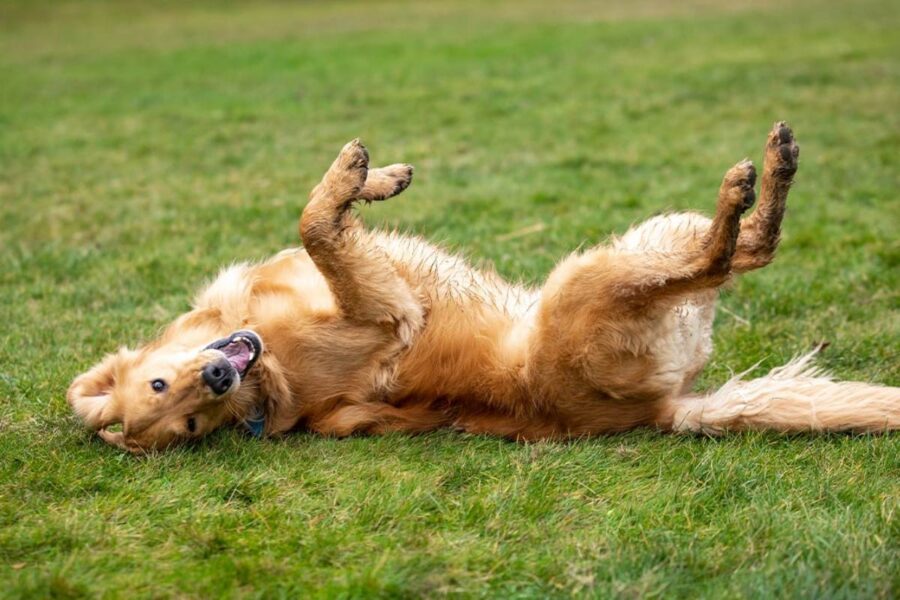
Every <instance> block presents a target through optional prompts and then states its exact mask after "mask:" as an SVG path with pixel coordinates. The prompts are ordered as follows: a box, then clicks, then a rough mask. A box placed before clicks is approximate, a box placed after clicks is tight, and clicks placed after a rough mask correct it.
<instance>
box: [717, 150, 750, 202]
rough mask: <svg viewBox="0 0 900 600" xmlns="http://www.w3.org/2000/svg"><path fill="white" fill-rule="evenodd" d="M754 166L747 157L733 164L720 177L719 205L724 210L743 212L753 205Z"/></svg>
mask: <svg viewBox="0 0 900 600" xmlns="http://www.w3.org/2000/svg"><path fill="white" fill-rule="evenodd" d="M755 185H756V167H754V166H753V163H752V162H750V161H749V160H747V159H744V160H742V161H741V162H739V163H738V164H736V165H734V166H733V167H731V168H730V169H728V172H727V173H725V177H724V178H723V179H722V187H721V188H720V189H719V206H720V208H721V209H725V210H736V211H737V212H738V213H743V212H744V211H746V210H747V209H748V208H750V207H751V206H753V202H754V201H755V200H756V192H754V190H753V188H754V186H755Z"/></svg>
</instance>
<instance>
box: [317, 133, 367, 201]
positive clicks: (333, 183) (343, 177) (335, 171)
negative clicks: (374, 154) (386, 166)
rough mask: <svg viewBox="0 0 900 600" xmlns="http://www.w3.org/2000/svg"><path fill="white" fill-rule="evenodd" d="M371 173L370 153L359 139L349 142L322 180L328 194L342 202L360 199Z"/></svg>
mask: <svg viewBox="0 0 900 600" xmlns="http://www.w3.org/2000/svg"><path fill="white" fill-rule="evenodd" d="M368 171H369V151H368V150H366V147H365V146H363V144H362V142H360V141H359V138H357V139H355V140H353V141H351V142H348V143H347V144H345V145H344V147H343V148H341V152H340V154H338V156H337V158H336V159H334V162H333V163H331V167H330V168H329V169H328V172H327V173H325V177H324V178H323V179H322V185H323V186H324V188H325V189H324V190H323V191H325V192H326V193H327V194H329V195H330V196H332V197H333V198H335V199H339V200H342V201H348V200H355V199H356V198H359V194H360V191H361V190H362V189H363V186H364V185H365V182H366V177H367V175H368Z"/></svg>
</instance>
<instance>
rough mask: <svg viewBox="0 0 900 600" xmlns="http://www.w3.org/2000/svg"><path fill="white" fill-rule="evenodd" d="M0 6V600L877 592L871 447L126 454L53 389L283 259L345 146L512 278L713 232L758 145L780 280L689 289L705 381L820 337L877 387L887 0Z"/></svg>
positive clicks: (882, 590) (889, 231) (316, 443)
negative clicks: (791, 172) (646, 232)
mask: <svg viewBox="0 0 900 600" xmlns="http://www.w3.org/2000/svg"><path fill="white" fill-rule="evenodd" d="M482 4H483V3H479V2H474V1H472V2H467V3H459V4H450V3H446V2H441V1H437V0H434V1H433V2H417V3H410V4H405V3H400V2H390V3H372V2H367V3H362V2H360V3H353V2H337V3H331V4H328V5H317V4H306V3H303V4H289V3H253V4H246V5H245V4H239V3H232V2H228V3H223V4H222V5H221V6H219V5H218V4H217V3H213V2H209V3H205V4H191V5H187V4H184V3H181V2H175V1H171V2H162V3H140V2H136V1H135V2H116V3H112V2H110V3H107V2H104V1H101V0H91V1H84V2H75V1H60V2H26V1H25V0H21V1H9V0H7V1H5V2H3V3H2V4H0V222H2V226H0V315H2V320H3V322H4V324H5V327H4V328H3V331H2V333H0V595H2V596H8V597H29V598H30V597H36V596H56V597H78V596H109V597H118V596H121V597H132V596H137V597H170V596H175V597H209V596H260V597H262V596H264V597H272V596H286V597H296V596H298V595H300V594H301V593H302V595H313V596H319V597H333V596H341V597H371V596H375V595H381V596H389V597H398V596H399V597H416V596H423V595H432V594H448V595H454V596H455V595H461V596H495V597H546V596H569V595H573V594H574V595H587V596H600V597H608V596H622V597H641V598H643V597H664V598H671V597H679V596H680V597H693V596H697V595H700V596H706V597H721V598H733V597H735V596H744V597H758V598H768V597H809V598H823V597H826V598H827V597H833V598H840V597H847V598H850V597H854V598H855V597H860V596H862V597H883V598H889V597H896V595H897V594H898V593H900V558H898V557H900V515H898V513H900V436H897V435H892V436H881V437H877V436H876V437H853V436H844V435H833V436H819V437H807V436H796V437H790V438H785V437H779V436H775V435H757V434H752V435H735V436H731V437H728V438H725V439H721V440H711V439H705V438H691V437H667V436H663V435H659V434H657V433H654V432H649V431H646V432H635V433H631V434H628V435H621V436H615V437H608V438H601V439H594V440H586V441H578V442H573V443H538V444H514V443H508V442H503V441H499V440H494V439H489V438H481V437H472V436H462V435H457V434H452V433H449V432H441V433H436V434H433V435H423V436H418V437H405V436H390V437H384V438H354V439H349V440H331V439H321V438H316V437H312V436H309V435H305V434H296V435H292V436H289V437H287V438H285V439H281V440H264V441H257V440H253V439H248V438H245V437H244V436H242V435H240V434H238V433H237V432H233V431H224V432H221V433H218V434H216V435H213V436H211V437H210V438H209V439H208V440H206V441H204V442H203V443H201V444H200V445H198V446H196V447H192V448H184V449H180V450H177V451H173V452H170V453H168V454H165V455H160V456H154V457H150V458H146V459H136V458H133V457H131V456H126V455H124V454H122V453H120V452H118V451H116V450H114V449H112V448H110V447H106V446H104V445H103V444H102V443H101V442H100V441H99V440H98V439H95V438H94V437H92V436H91V435H90V434H89V433H87V432H86V431H84V430H82V429H81V428H80V427H79V424H78V423H77V422H76V420H75V419H74V418H73V417H72V416H71V415H70V414H69V409H68V407H67V405H66V402H65V399H64V393H65V389H66V387H67V385H68V383H69V381H71V379H72V377H73V376H75V375H76V374H78V373H80V372H81V371H83V370H84V369H85V368H87V367H89V366H90V365H92V364H93V363H94V362H96V361H97V360H98V359H99V358H100V357H101V356H102V355H103V354H105V353H106V352H109V351H111V350H113V349H115V348H116V347H117V346H118V345H120V344H123V343H128V344H137V343H139V342H140V341H141V340H148V339H149V338H151V337H152V336H154V334H155V333H156V332H157V331H158V330H159V328H160V327H161V326H163V325H164V324H165V323H166V322H168V321H169V320H170V319H172V318H173V317H175V316H176V315H178V314H179V313H180V312H182V311H184V310H185V309H186V308H187V307H188V300H189V298H190V296H191V294H192V291H193V290H195V289H196V288H197V287H198V286H199V284H200V283H201V282H202V281H204V280H207V279H209V278H210V277H212V276H213V275H214V273H215V272H216V270H217V268H218V267H220V266H221V265H224V264H227V263H229V262H231V261H235V260H243V259H255V258H261V257H264V256H266V255H268V254H270V253H273V252H275V251H277V250H279V249H281V248H283V247H285V246H288V245H293V244H296V243H297V239H296V220H297V217H298V215H299V212H300V209H301V207H302V206H303V203H304V202H305V199H306V193H307V191H308V189H309V188H310V187H311V186H312V185H313V184H314V183H315V182H316V180H317V178H318V177H319V176H320V175H321V173H322V172H323V171H324V169H325V168H326V167H327V165H328V164H329V163H330V161H331V159H332V158H333V156H334V155H335V153H336V152H337V150H338V149H339V148H340V146H341V145H342V144H343V143H344V142H345V141H347V140H349V139H351V138H354V137H356V136H359V137H361V138H363V140H364V141H365V142H366V143H367V144H368V146H369V149H370V151H371V153H372V156H373V159H374V162H375V163H387V162H396V161H408V162H412V163H414V164H415V165H416V167H417V171H416V181H415V182H414V185H413V186H412V188H411V189H410V190H409V191H408V192H406V193H405V194H404V195H403V196H401V197H400V198H397V199H395V200H392V201H391V202H389V203H387V204H380V205H378V206H374V207H371V208H367V209H365V210H364V216H365V218H366V220H367V221H368V222H369V223H371V224H372V225H375V226H377V225H384V226H389V227H395V226H396V227H400V228H403V229H407V230H411V231H414V232H417V233H421V234H423V235H425V236H427V237H428V238H431V239H436V240H442V241H444V242H445V243H446V244H447V245H448V246H450V247H452V248H456V249H461V250H465V252H467V253H468V255H469V256H471V257H472V258H473V259H474V260H486V261H491V262H493V263H494V264H495V265H496V266H497V268H498V269H499V270H500V271H501V272H502V273H503V274H505V275H507V276H509V277H511V278H518V279H523V280H526V281H530V282H537V281H540V280H541V278H543V277H544V276H545V275H546V274H547V272H548V271H549V270H550V269H551V267H552V266H553V264H554V263H555V262H556V261H557V260H559V259H560V258H561V257H562V256H564V255H565V254H566V253H567V252H569V251H571V250H572V249H574V248H575V247H577V246H578V245H580V244H590V243H594V242H596V241H600V240H602V239H603V238H604V236H606V235H607V234H608V233H609V232H611V231H615V232H622V231H624V230H625V229H626V228H627V226H628V225H629V224H631V223H633V222H636V221H638V220H640V219H643V218H646V217H647V216H650V215H651V214H653V213H655V212H659V211H664V210H671V209H685V208H697V209H701V210H705V211H710V210H711V208H712V206H713V203H714V199H715V192H716V190H717V187H718V183H719V180H720V178H721V175H722V174H723V173H724V171H725V170H726V169H727V168H728V167H729V166H730V165H731V164H733V163H734V162H736V161H737V160H739V159H741V158H743V157H745V156H750V157H751V158H753V159H755V160H756V161H757V162H758V161H760V160H761V153H762V144H763V141H764V139H765V135H766V133H767V131H768V129H769V128H770V126H771V124H772V122H773V121H775V120H776V119H782V118H783V119H787V120H788V121H789V122H790V123H791V124H792V125H793V126H794V128H795V131H796V133H797V137H798V139H799V142H800V144H801V147H802V155H801V166H800V171H799V173H798V177H797V182H796V186H795V189H794V191H793V193H792V194H791V200H790V204H791V207H790V210H789V213H788V216H787V220H786V224H785V236H784V243H783V244H782V247H781V251H780V254H779V259H778V260H777V261H776V262H775V263H774V264H773V265H772V266H770V267H768V268H767V269H765V270H763V271H760V272H757V273H753V274H751V275H748V276H747V277H745V278H744V279H742V280H741V281H739V282H738V283H737V284H736V285H735V286H734V287H733V289H732V290H730V291H729V292H727V293H726V294H725V295H724V296H723V302H722V305H723V309H724V310H723V311H721V312H720V314H719V318H718V322H717V333H716V342H717V349H716V352H715V355H714V356H713V359H712V361H711V363H710V365H709V368H708V370H707V372H706V373H705V375H704V377H703V379H702V381H701V386H702V387H713V386H716V385H719V384H721V383H722V382H723V381H724V380H725V379H726V378H727V377H728V376H729V374H730V373H731V371H732V370H735V371H736V370H742V369H745V368H748V367H750V366H752V365H753V364H754V363H756V362H757V361H760V360H761V361H762V368H767V367H771V366H774V365H777V364H780V363H782V362H784V361H785V360H787V359H788V358H789V357H790V356H792V355H793V354H795V353H798V352H800V351H804V350H806V349H808V348H809V347H810V346H811V345H812V344H813V343H814V342H816V341H820V340H828V341H830V342H831V347H830V348H829V349H828V351H827V352H826V354H825V356H824V357H823V359H822V362H823V363H824V364H825V365H826V366H827V367H829V368H830V369H832V370H833V371H834V372H835V373H836V374H838V375H839V376H840V377H842V378H855V379H870V380H876V381H880V382H884V383H889V384H893V385H900V365H898V348H900V292H898V290H900V244H898V237H900V236H898V230H900V198H898V191H900V175H898V173H900V110H898V109H900V37H898V35H897V31H898V30H900V8H898V5H897V4H896V2H893V1H892V0H884V1H865V2H844V1H841V0H834V2H825V1H816V0H810V1H805V2H791V3H785V2H775V1H770V2H764V3H759V2H755V3H751V2H749V1H748V2H737V3H734V2H732V3H728V8H727V9H726V8H725V7H724V5H725V4H726V3H724V2H722V3H721V4H722V5H723V6H718V4H719V3H716V2H713V1H712V0H691V1H690V2H679V3H676V2H667V1H665V0H630V1H626V0H616V1H615V2H605V3H600V2H598V3H589V2H574V3H553V4H551V3H546V2H539V1H537V0H529V1H526V2H510V3H499V2H492V3H489V4H486V5H484V6H482Z"/></svg>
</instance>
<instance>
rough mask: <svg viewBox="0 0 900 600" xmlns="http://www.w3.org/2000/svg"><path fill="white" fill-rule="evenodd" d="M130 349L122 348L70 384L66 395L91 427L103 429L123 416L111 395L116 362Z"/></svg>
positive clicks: (74, 409)
mask: <svg viewBox="0 0 900 600" xmlns="http://www.w3.org/2000/svg"><path fill="white" fill-rule="evenodd" d="M128 353H129V351H128V350H126V349H125V348H122V349H121V350H119V352H117V353H115V354H108V355H107V356H106V358H104V359H103V360H102V361H100V362H99V363H98V364H96V365H95V366H94V367H93V368H92V369H91V370H90V371H87V372H85V373H82V374H81V375H79V376H78V377H76V378H75V380H74V381H73V382H72V385H70V386H69V391H68V392H66V399H67V400H68V401H69V406H71V407H72V410H73V411H75V414H76V415H78V416H79V417H80V418H81V420H82V421H84V424H85V425H87V426H88V427H90V428H91V429H93V430H95V431H96V430H98V429H102V428H104V427H107V426H108V425H112V424H113V423H119V422H121V420H122V415H121V411H120V410H119V408H118V406H116V404H115V402H114V401H113V397H112V390H113V387H115V385H116V372H117V370H118V367H119V362H120V361H121V360H123V358H125V356H126V355H127V354H128Z"/></svg>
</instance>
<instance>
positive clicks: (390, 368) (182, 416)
mask: <svg viewBox="0 0 900 600" xmlns="http://www.w3.org/2000/svg"><path fill="white" fill-rule="evenodd" d="M798 155H799V149H798V146H797V145H796V143H795V142H794V138H793V135H792V132H791V130H790V129H789V128H788V126H787V125H786V124H784V123H776V125H775V127H774V129H773V130H772V132H771V133H770V134H769V137H768V142H767V144H766V150H765V165H764V171H763V174H762V181H761V184H760V194H759V202H758V204H757V207H756V209H755V210H754V211H753V212H752V213H751V214H750V215H749V216H748V217H746V218H744V219H742V218H741V217H742V214H743V213H744V212H745V211H746V210H747V209H749V208H750V207H751V205H752V204H753V203H754V199H755V194H754V186H755V179H756V172H755V170H754V167H753V165H752V164H751V163H750V162H749V161H743V162H740V163H738V164H737V165H735V166H734V167H732V168H731V169H730V170H729V171H728V172H727V173H726V174H725V178H724V180H723V182H722V186H721V188H720V189H719V196H718V203H717V206H716V212H715V215H714V216H713V218H712V219H709V218H707V217H704V216H701V215H699V214H696V213H683V214H670V215H664V216H658V217H655V218H653V219H650V220H649V221H647V222H645V223H643V224H641V225H639V226H637V227H634V228H632V229H631V230H629V231H628V232H627V233H626V234H625V235H624V236H622V237H620V238H616V239H614V240H613V241H612V242H611V243H610V244H609V245H606V246H597V247H594V248H591V249H590V250H587V251H585V252H580V253H575V254H572V255H570V256H569V257H567V258H566V259H565V260H563V261H562V262H561V263H560V264H559V265H558V266H557V267H556V268H555V269H554V270H553V272H552V273H551V274H550V276H549V277H548V279H547V281H546V283H545V284H544V286H543V288H542V289H540V290H537V289H529V288H524V287H520V286H517V285H512V284H509V283H507V282H505V281H503V280H502V279H501V278H500V277H499V276H498V275H496V274H495V273H492V272H486V271H480V270H476V269H473V268H472V267H470V266H469V265H467V264H466V263H465V262H464V261H463V260H462V259H460V258H458V257H455V256H453V255H450V254H447V253H446V252H445V251H443V250H441V249H439V248H436V247H434V246H432V245H429V244H428V243H426V242H424V241H422V240H420V239H416V238H410V237H405V236H402V235H399V234H395V233H381V232H373V231H366V230H364V229H363V228H362V227H361V225H360V224H359V222H358V221H357V220H356V218H355V217H354V216H353V214H352V212H351V210H350V209H351V207H352V205H353V203H354V202H356V201H359V200H364V201H375V200H386V199H388V198H390V197H392V196H395V195H397V194H399V193H400V192H402V191H403V190H404V189H406V187H407V186H408V185H409V183H410V181H411V179H412V167H411V166H409V165H401V164H398V165H392V166H389V167H384V168H380V169H369V168H368V165H369V156H368V153H367V152H366V149H365V148H364V147H363V146H362V144H360V142H359V141H353V142H350V143H349V144H347V145H346V146H344V148H343V149H342V150H341V153H340V154H339V155H338V157H337V159H336V160H335V161H334V163H333V164H332V165H331V167H330V168H329V169H328V171H327V172H326V173H325V176H324V178H323V179H322V181H321V183H319V184H318V185H317V186H316V187H315V188H314V189H313V191H312V192H311V194H310V200H309V203H308V204H307V206H306V208H305V210H304V211H303V214H302V217H301V219H300V236H301V238H302V240H303V249H291V250H285V251H283V252H281V253H279V254H277V255H276V256H274V257H273V258H271V259H269V260H268V261H266V262H263V263H261V264H242V265H237V266H233V267H230V268H228V269H226V270H224V271H222V273H221V274H220V275H219V277H218V278H217V279H216V280H215V281H214V282H213V283H212V284H211V285H210V286H209V287H207V288H206V289H205V290H203V291H202V292H201V293H200V295H199V296H198V297H197V299H196V302H195V304H194V308H193V309H192V310H191V311H190V312H188V313H187V314H184V315H182V316H181V317H179V318H178V319H176V320H175V322H174V323H172V324H171V325H170V326H169V327H168V328H167V329H166V330H165V332H164V333H163V334H162V336H161V337H160V338H159V339H158V340H156V341H154V342H151V343H150V344H148V345H146V346H144V347H143V348H141V349H139V350H128V349H122V350H119V351H118V352H117V353H115V354H111V355H109V356H107V357H106V358H105V359H104V360H103V361H102V362H100V363H99V364H98V365H96V366H95V367H94V368H92V369H91V370H90V371H88V372H86V373H84V374H82V375H80V376H79V377H77V378H76V379H75V381H74V382H73V383H72V385H71V387H70V388H69V391H68V401H69V403H70V405H71V406H72V408H73V409H74V411H75V413H76V414H77V415H78V416H79V417H80V418H81V419H82V420H83V421H84V423H85V424H86V425H87V426H88V427H90V428H92V429H94V430H96V431H98V432H99V434H100V436H101V437H102V438H103V439H104V440H106V441H107V442H109V443H111V444H113V445H115V446H118V447H121V448H124V449H126V450H129V451H131V452H145V451H148V450H154V449H156V450H160V449H164V448H167V447H169V446H171V445H173V444H175V443H178V442H182V441H185V440H190V439H194V438H198V437H200V436H203V435H206V434H207V433H209V432H211V431H213V430H214V429H216V428H218V427H222V426H225V425H235V424H238V425H240V424H243V425H244V426H246V427H247V428H249V429H250V431H251V432H253V433H254V434H256V435H277V434H281V433H284V432H287V431H290V430H293V429H306V430H310V431H314V432H318V433H321V434H324V435H332V436H347V435H351V434H353V433H369V434H378V433H383V432H389V431H407V432H425V431H431V430H434V429H437V428H441V427H453V428H456V429H458V430H462V431H467V432H471V433H479V434H493V435H498V436H503V437H506V438H512V439H522V440H537V439H561V438H570V437H580V436H589V435H595V434H603V433H611V432H617V431H624V430H627V429H631V428H634V427H641V426H650V427H656V428H659V429H661V430H664V431H674V432H682V431H690V432H704V433H713V434H715V433H721V432H724V431H728V430H742V429H774V430H778V431H808V430H812V431H837V430H853V431H869V432H874V431H885V430H893V429H897V428H898V427H900V388H891V387H881V386H875V385H869V384H866V383H856V382H833V381H832V380H831V379H830V378H829V377H827V376H826V375H824V374H823V373H821V372H819V371H818V370H817V369H816V368H815V367H813V366H812V365H811V360H812V354H809V355H807V356H804V357H802V358H800V359H797V360H795V361H792V362H791V363H789V364H787V365H785V366H784V367H780V368H778V369H775V370H773V371H772V372H771V373H769V374H768V375H767V376H765V377H762V378H760V379H755V380H751V381H742V380H740V379H739V378H735V379H732V380H731V381H729V382H728V383H727V384H726V385H725V386H724V387H723V388H721V389H720V390H718V391H716V392H713V393H710V394H708V395H695V394H692V393H691V391H690V390H691V385H692V383H693V381H694V379H695V378H696V377H697V375H698V374H699V373H700V371H701V369H702V368H703V366H704V365H705V363H706V361H707V359H708V358H709V355H710V353H711V351H712V342H711V334H712V324H713V316H714V311H715V302H716V296H717V290H718V288H719V287H720V286H722V285H723V284H724V283H726V282H727V281H728V280H729V279H730V278H731V277H732V276H733V275H735V274H741V273H745V272H747V271H752V270H753V269H758V268H760V267H763V266H765V265H767V264H769V263H770V262H771V261H772V259H773V257H774V254H775V249H776V247H777V245H778V240H779V237H780V233H781V220H782V217H783V215H784V210H785V202H786V200H787V196H788V190H789V188H790V186H791V182H792V179H793V177H794V173H795V172H796V170H797V158H798ZM116 424H121V425H122V427H121V430H118V431H113V430H111V429H110V426H112V425H116Z"/></svg>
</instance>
